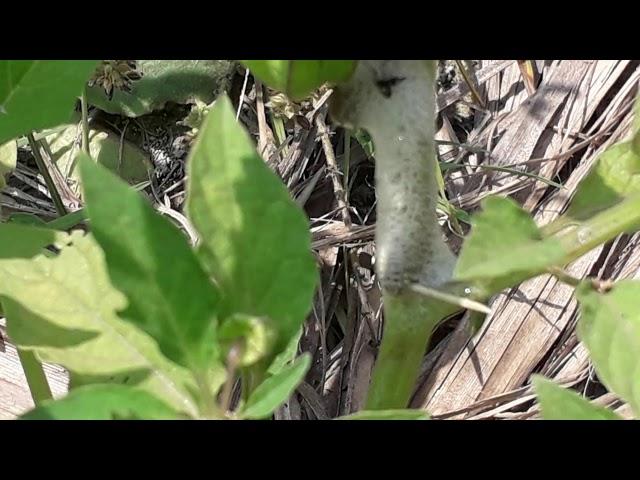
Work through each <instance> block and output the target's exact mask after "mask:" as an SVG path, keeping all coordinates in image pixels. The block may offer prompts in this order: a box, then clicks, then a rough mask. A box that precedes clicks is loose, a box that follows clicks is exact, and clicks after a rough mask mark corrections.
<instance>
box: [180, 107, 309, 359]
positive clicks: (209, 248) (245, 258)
mask: <svg viewBox="0 0 640 480" xmlns="http://www.w3.org/2000/svg"><path fill="white" fill-rule="evenodd" d="M187 169H188V175H187V176H188V187H187V192H188V194H187V200H186V210H187V212H188V215H189V218H190V219H191V221H192V222H193V225H194V227H195V228H196V230H197V231H198V232H199V233H200V238H201V243H200V245H199V247H198V254H199V257H200V259H201V260H202V262H203V264H204V265H205V267H206V268H207V269H208V270H209V272H210V273H211V275H212V276H213V278H215V279H216V283H217V285H218V286H219V288H220V289H221V291H222V292H223V299H224V315H223V316H228V315H231V314H232V313H236V312H242V313H244V314H247V315H252V316H256V317H266V318H268V319H269V320H271V322H272V325H273V326H274V328H276V329H277V340H276V345H275V349H276V350H275V351H276V352H279V351H280V350H281V349H282V348H284V346H285V345H286V344H287V342H288V341H289V340H290V338H291V337H292V336H293V335H294V334H295V333H296V332H297V331H298V328H300V326H301V325H302V324H303V322H304V320H305V318H306V316H307V314H308V312H309V311H310V310H311V304H312V299H313V294H314V290H315V286H316V283H317V278H318V274H317V271H316V266H315V261H314V259H313V256H312V254H311V236H310V234H309V224H308V220H307V217H306V215H305V214H304V212H303V211H302V210H301V209H300V208H299V207H298V206H297V205H296V204H295V203H294V201H293V200H292V199H291V197H290V195H289V192H288V191H287V189H286V187H285V186H284V185H283V183H282V182H281V180H280V179H279V178H278V177H277V176H276V175H275V174H274V173H273V172H272V171H271V170H270V169H269V167H267V165H266V164H265V163H264V161H263V160H262V158H260V156H259V155H258V154H257V153H256V151H255V148H254V146H253V144H252V142H251V140H250V138H249V136H248V135H247V133H246V132H245V131H244V130H243V128H242V126H241V125H240V124H239V123H238V122H236V120H235V114H234V112H233V108H232V106H231V102H230V101H229V100H228V98H226V97H223V98H220V99H218V101H217V102H216V104H215V106H214V107H213V108H212V110H211V112H210V113H209V115H208V117H207V119H206V120H205V122H204V124H203V125H202V128H201V131H200V134H199V136H198V138H197V140H196V143H195V145H194V146H193V149H192V152H191V155H190V157H189V159H188V161H187ZM221 318H222V317H221Z"/></svg>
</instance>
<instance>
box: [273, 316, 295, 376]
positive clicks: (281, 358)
mask: <svg viewBox="0 0 640 480" xmlns="http://www.w3.org/2000/svg"><path fill="white" fill-rule="evenodd" d="M302 330H303V329H302V327H300V328H299V329H298V332H297V333H296V334H295V335H294V336H293V337H291V340H289V343H287V346H286V347H285V349H284V350H283V351H282V352H280V353H279V354H278V356H277V357H276V358H274V359H273V362H271V365H269V369H268V370H267V373H268V374H269V375H277V374H278V373H280V372H281V371H282V369H283V368H285V367H286V366H287V365H288V364H289V363H291V362H293V361H294V360H295V359H296V356H297V355H298V343H300V338H301V337H302Z"/></svg>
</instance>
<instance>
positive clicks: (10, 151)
mask: <svg viewBox="0 0 640 480" xmlns="http://www.w3.org/2000/svg"><path fill="white" fill-rule="evenodd" d="M17 159H18V145H17V144H16V142H14V141H13V140H12V141H10V142H7V143H5V144H3V145H0V190H2V189H3V188H4V187H5V185H6V184H7V182H6V180H5V177H6V176H7V175H9V174H10V173H11V172H13V171H14V170H15V168H16V160H17Z"/></svg>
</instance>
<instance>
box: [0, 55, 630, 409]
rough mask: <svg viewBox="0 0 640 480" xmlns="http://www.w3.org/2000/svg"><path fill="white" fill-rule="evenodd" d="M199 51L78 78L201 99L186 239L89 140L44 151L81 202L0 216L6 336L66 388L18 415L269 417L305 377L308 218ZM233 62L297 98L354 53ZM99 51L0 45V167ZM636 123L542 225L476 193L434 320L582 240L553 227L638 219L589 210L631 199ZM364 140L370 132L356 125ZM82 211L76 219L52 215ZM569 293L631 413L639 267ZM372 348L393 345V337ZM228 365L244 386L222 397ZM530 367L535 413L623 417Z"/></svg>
mask: <svg viewBox="0 0 640 480" xmlns="http://www.w3.org/2000/svg"><path fill="white" fill-rule="evenodd" d="M212 62H214V61H194V62H190V63H189V62H186V63H183V64H179V62H177V61H176V62H170V61H167V62H162V61H140V64H141V69H142V70H143V73H144V74H143V76H142V78H141V79H139V80H135V81H134V82H132V85H131V91H130V92H124V91H115V92H114V94H113V98H112V99H111V100H109V99H108V96H107V94H106V93H105V92H101V91H99V90H97V89H98V87H97V86H96V87H92V88H90V89H89V99H90V100H91V101H92V102H93V103H94V104H95V105H97V106H99V107H100V108H102V109H103V110H105V111H108V112H112V113H120V114H124V115H129V116H138V115H141V114H143V113H147V112H149V111H151V110H153V109H156V108H159V107H161V106H162V105H164V104H165V103H166V102H167V101H172V102H179V103H182V102H196V104H197V105H196V107H197V111H196V112H195V113H194V114H193V115H192V117H191V118H189V119H188V120H187V123H188V124H190V125H191V126H192V127H194V128H197V129H198V137H197V139H196V142H195V145H194V146H193V148H192V150H191V152H190V155H189V159H188V183H187V203H186V214H187V217H188V219H189V220H190V221H191V222H192V223H193V225H194V227H195V229H196V231H197V233H198V235H199V238H200V241H199V243H198V245H197V247H192V246H191V245H190V244H189V242H188V240H187V238H186V237H185V236H184V235H183V234H182V232H181V231H180V230H179V229H178V228H177V227H176V226H175V225H174V224H173V223H171V222H170V221H169V220H168V219H167V218H166V217H164V216H162V215H160V214H159V213H158V212H157V211H155V209H154V208H153V207H152V205H151V204H150V202H149V200H148V199H147V198H145V197H144V196H143V195H142V194H140V193H138V192H136V191H135V190H134V189H132V188H131V187H130V186H128V185H127V184H126V183H125V182H124V181H123V180H122V179H120V178H118V176H116V175H114V174H113V173H112V172H110V171H109V168H107V167H111V170H114V168H113V164H109V162H102V161H101V160H100V153H99V151H98V150H95V149H93V148H92V149H91V150H90V153H91V154H92V156H93V158H91V157H89V156H87V155H86V154H80V155H76V154H75V153H71V152H70V150H69V148H67V147H65V146H64V145H62V144H61V146H58V145H56V143H55V141H54V142H52V145H53V146H54V147H55V148H54V150H56V152H58V151H59V150H60V152H61V156H63V155H65V154H67V157H65V160H64V162H66V163H61V165H62V164H64V165H71V166H73V168H79V176H78V177H76V179H77V180H79V181H80V180H81V181H82V188H83V189H84V201H85V202H86V206H85V211H84V212H81V213H78V212H76V213H74V214H72V215H74V218H73V219H70V218H64V217H62V218H60V219H57V220H56V221H55V222H53V223H44V222H42V221H40V220H37V219H34V218H31V217H28V216H27V217H25V216H15V217H12V219H11V221H10V222H7V223H3V224H0V302H1V303H2V309H3V312H4V314H5V316H6V317H7V325H8V331H9V335H10V337H11V339H12V340H13V342H14V343H15V344H16V345H17V347H18V348H19V349H20V351H22V352H27V353H29V354H33V355H35V356H36V358H37V359H38V360H39V361H42V362H52V363H56V364H60V365H62V366H64V367H65V368H66V369H67V370H68V371H69V372H70V374H71V390H70V392H69V394H68V395H67V396H66V397H64V398H62V399H59V400H51V399H50V400H46V401H43V402H39V403H38V406H37V407H36V408H35V409H34V410H33V411H31V412H29V413H27V414H25V415H24V416H23V418H25V419H44V418H47V419H115V418H117V419H134V418H148V419H166V418H175V419H178V418H238V419H263V418H269V417H271V416H272V414H273V412H274V411H275V410H276V409H277V408H278V407H279V406H280V405H282V404H283V403H285V402H286V401H287V399H288V398H289V397H290V396H291V395H292V394H293V392H294V391H295V390H296V388H297V386H298V385H299V384H300V382H302V381H303V380H304V377H305V375H306V373H307V371H308V370H309V368H310V366H311V357H310V356H309V355H308V354H302V355H300V356H298V355H297V349H298V340H299V338H300V335H301V332H302V326H303V323H304V321H305V319H306V318H307V315H308V314H309V312H310V310H311V306H312V299H313V295H314V291H315V288H316V284H317V281H318V274H317V268H316V265H315V262H314V258H313V255H312V253H311V243H310V235H309V229H308V221H307V218H306V216H305V214H304V212H303V211H302V210H301V209H300V208H299V207H298V206H297V205H296V204H295V202H293V200H292V199H291V197H290V195H289V193H288V191H287V189H286V188H285V186H284V185H283V184H282V182H281V181H280V179H279V178H278V177H277V176H276V175H275V174H274V173H273V172H272V171H271V170H270V169H269V168H268V167H267V166H266V164H265V162H264V161H263V160H262V158H261V157H260V156H259V155H258V153H257V152H256V150H255V148H254V145H253V143H252V141H251V139H250V137H249V136H248V135H247V134H246V132H245V131H244V130H243V128H242V127H241V125H240V124H239V123H238V122H236V120H235V112H234V111H233V108H232V106H231V102H230V101H229V99H228V98H226V97H225V96H222V97H220V98H218V99H217V100H216V101H215V102H214V103H212V101H213V100H214V98H215V95H216V94H217V93H218V92H217V86H218V85H222V83H219V84H217V83H216V84H215V85H214V83H215V82H214V77H215V78H216V79H217V80H215V81H218V80H220V82H223V78H227V76H228V75H229V73H230V71H231V68H232V65H233V64H232V62H227V63H226V67H225V68H227V70H224V69H223V70H224V72H225V73H220V72H221V71H217V73H215V74H214V73H213V68H214V65H213V63H212ZM187 63H188V65H187ZM244 63H245V65H246V66H247V67H248V68H249V69H250V70H251V71H252V72H253V73H254V74H255V75H256V76H257V77H258V78H260V79H261V80H262V81H264V82H265V83H266V84H267V85H268V86H270V87H272V88H275V89H277V90H280V91H282V92H284V93H286V94H287V95H288V96H290V97H291V98H292V99H300V98H302V97H304V96H307V95H309V94H311V93H312V92H313V90H315V89H317V88H318V87H320V86H321V85H323V84H325V83H339V82H341V81H344V80H346V79H347V78H348V77H349V76H350V75H351V73H352V72H353V70H354V66H355V62H354V61H339V60H338V61H315V60H313V61H302V60H286V61H285V60H269V61H245V62H244ZM96 65H97V62H96V61H87V62H82V61H75V62H73V61H39V60H38V61H0V85H2V86H1V87H0V145H2V147H0V178H2V176H3V175H4V174H6V173H8V172H10V171H11V169H12V168H13V165H14V164H15V146H16V142H15V140H16V139H17V137H19V136H20V135H24V134H27V133H30V132H32V131H36V130H40V129H44V128H50V127H58V126H60V127H61V131H62V127H64V126H65V125H66V124H68V122H69V120H70V114H71V112H72V110H73V104H74V102H75V101H76V100H77V97H78V96H79V95H80V94H81V92H82V89H83V84H84V83H85V82H86V81H87V80H88V78H89V76H90V75H91V73H92V72H93V71H94V69H95V67H96ZM220 65H221V64H220ZM220 65H219V66H220ZM65 128H67V127H65ZM67 133H68V132H67ZM638 138H639V136H638V135H637V134H636V135H635V136H634V138H633V139H632V140H631V141H630V142H628V143H623V144H619V145H617V146H614V147H613V148H611V149H609V150H608V151H607V152H605V153H604V154H603V155H602V156H601V158H600V159H599V162H598V163H597V164H596V166H595V167H594V169H593V171H592V172H591V173H590V174H589V176H588V177H587V178H586V179H585V181H584V182H583V184H582V185H581V186H580V189H579V190H578V192H577V194H576V197H575V199H574V200H573V203H572V204H571V207H570V208H569V210H568V211H567V213H566V214H565V215H564V216H562V217H561V218H560V219H559V220H558V221H557V222H554V224H552V225H551V226H549V228H547V227H545V228H543V229H539V228H538V227H537V226H536V224H535V222H534V221H533V219H532V218H531V217H530V216H529V214H528V213H526V212H525V211H524V210H523V209H522V208H520V207H519V206H518V205H517V204H516V203H515V202H513V201H512V200H508V199H502V198H489V199H487V200H486V201H485V202H484V204H483V210H482V211H481V212H480V213H479V214H477V215H475V216H474V217H473V218H472V225H473V227H472V231H471V234H470V236H469V237H468V239H467V240H466V242H465V244H464V246H463V248H462V252H461V255H460V257H459V260H458V263H457V266H456V270H455V277H454V280H453V281H452V282H451V284H450V285H446V286H445V290H446V289H447V288H448V289H449V290H447V291H444V292H442V293H443V296H439V297H437V298H438V300H437V301H438V302H439V303H437V304H438V305H439V308H438V309H437V310H436V311H435V315H436V316H437V317H438V318H435V317H434V318H430V320H429V321H430V322H431V323H433V325H435V324H437V322H438V321H439V320H441V317H442V316H444V315H445V312H449V313H450V312H451V311H453V310H455V308H454V307H452V306H451V304H450V303H447V302H449V300H447V299H450V298H452V297H455V295H461V293H460V292H466V293H465V294H466V295H467V296H468V297H470V299H472V300H476V301H484V300H486V299H487V298H489V297H490V296H491V295H494V294H496V293H498V292H499V291H500V290H502V289H504V288H507V287H510V286H514V285H516V284H517V283H518V282H520V281H522V280H525V279H527V278H531V277H533V276H535V275H539V274H541V273H546V272H549V271H551V272H556V271H557V270H554V269H559V268H562V266H563V265H564V264H566V263H567V262H568V261H570V260H572V259H574V258H575V255H576V254H577V253H576V252H581V251H582V250H581V248H582V246H581V245H577V244H578V243H580V242H575V243H576V245H575V246H574V245H573V244H572V243H571V242H570V241H568V240H567V239H569V240H570V239H571V238H573V237H571V235H577V232H578V231H579V230H580V229H587V230H588V229H595V228H596V227H597V228H599V229H601V230H599V231H598V232H594V235H595V237H594V238H598V239H602V240H603V241H606V240H610V239H612V238H614V237H615V236H616V235H618V234H620V233H622V232H623V231H629V230H630V229H631V230H634V229H635V228H636V226H640V211H639V210H638V209H636V210H633V209H631V210H629V209H628V208H627V210H625V211H626V212H628V211H632V212H638V213H637V218H636V217H635V216H634V217H633V218H631V219H630V220H629V221H628V222H627V223H626V224H625V225H626V226H625V228H622V227H618V226H617V225H619V224H618V223H616V222H611V224H610V226H609V227H607V226H606V225H605V226H604V227H603V226H602V224H601V223H598V224H595V223H593V222H592V219H593V218H596V217H597V216H598V215H603V214H604V215H609V216H610V218H612V219H615V218H616V215H619V214H620V213H619V212H620V211H621V210H620V209H619V207H620V206H621V205H635V203H633V202H638V201H639V199H640V191H639V188H638V185H640V183H638V181H637V178H636V177H637V174H638V171H640V160H639V158H638V153H637V145H638V144H639V143H640V140H639V139H638ZM358 139H359V141H361V142H364V143H366V144H369V145H372V144H371V142H372V140H373V141H375V138H374V139H371V138H370V137H368V136H366V135H365V134H364V133H362V132H361V133H359V134H358ZM58 147H59V148H58ZM65 148H66V150H65ZM371 150H372V148H371ZM56 159H59V157H58V156H56ZM105 163H106V164H107V165H106V166H105V165H103V164H105ZM115 170H116V171H117V172H118V173H121V172H119V171H118V170H117V169H115ZM124 176H125V177H129V175H124ZM633 215H636V214H635V213H634V214H633ZM85 216H87V217H88V219H89V226H90V232H89V233H85V232H83V231H80V230H76V231H72V232H71V233H66V232H64V231H61V230H62V229H67V228H69V227H70V226H73V225H75V224H76V223H77V222H78V221H79V219H84V218H85ZM629 225H630V226H631V227H632V228H630V227H629ZM602 229H604V230H602ZM576 238H577V237H576ZM560 279H561V280H562V279H563V277H562V276H561V277H560ZM469 292H470V293H469ZM447 295H448V296H447ZM576 296H577V299H578V301H579V303H580V308H581V318H580V320H579V324H578V335H579V337H580V339H581V341H583V342H584V344H585V345H586V347H587V348H588V350H589V352H590V354H591V357H592V360H593V363H594V366H595V370H596V372H597V374H598V377H599V379H600V380H601V381H602V382H603V384H604V385H605V386H606V387H607V388H608V389H610V390H611V391H612V392H614V393H616V394H617V395H618V396H620V398H621V399H623V400H624V401H626V402H628V403H629V405H630V406H631V408H632V410H633V412H634V414H635V415H636V416H637V415H639V414H640V382H639V381H638V375H637V372H638V369H639V366H640V363H639V362H640V354H639V352H640V310H638V308H637V305H636V301H635V300H636V299H637V298H638V296H640V283H638V282H636V281H621V282H618V283H617V284H615V285H613V286H609V287H607V288H603V287H602V285H600V284H597V283H594V282H592V281H590V280H585V281H582V282H581V283H580V284H579V285H578V286H577V288H576ZM411 298H412V302H415V305H413V306H411V308H410V310H411V311H421V309H424V306H425V304H420V302H419V301H418V300H417V298H418V297H416V296H413V294H412V297H411ZM431 305H433V303H432V304H431ZM456 308H458V307H456ZM416 321H420V319H417V320H416ZM433 325H431V324H430V325H427V326H425V325H422V324H421V325H420V326H416V329H425V328H432V326H433ZM387 340H388V339H387ZM384 345H385V344H384V343H383V348H398V349H402V345H397V344H395V343H394V342H393V339H392V340H388V341H387V347H385V346H384ZM386 371H389V372H391V371H393V372H392V373H393V375H395V376H396V377H400V376H403V375H406V376H407V378H405V377H402V382H403V383H407V382H412V381H413V380H414V377H413V376H414V373H415V374H416V375H417V373H416V372H402V371H395V370H394V369H393V368H389V366H387V370H386ZM238 375H239V376H240V377H241V380H242V385H243V392H242V394H243V398H242V400H241V401H240V402H239V404H237V405H231V402H230V399H231V396H230V394H231V392H232V389H233V386H234V385H235V383H236V380H238ZM390 375H391V374H390ZM389 378H390V377H389V376H387V377H384V380H386V381H389ZM533 383H534V386H535V389H536V392H537V394H538V397H539V401H540V404H541V407H542V413H543V416H544V417H545V418H553V419H559V418H576V419H616V418H619V417H618V416H617V415H616V414H615V413H613V412H610V411H608V410H607V409H604V408H602V407H598V406H595V405H593V404H592V403H590V402H589V401H588V400H586V399H584V398H582V397H581V396H580V395H578V394H577V393H575V392H571V391H568V390H565V389H562V388H560V387H558V386H556V385H554V384H553V383H552V382H550V381H548V380H545V379H543V378H541V377H536V378H534V380H533ZM402 402H403V399H402V398H398V400H397V403H398V405H397V409H396V408H392V409H390V410H378V411H362V412H357V413H355V414H353V415H349V416H346V417H344V418H345V419H368V420H375V419H382V420H384V419H426V418H428V415H427V414H426V413H425V412H422V411H412V410H404V409H403V407H404V406H405V405H404V404H402Z"/></svg>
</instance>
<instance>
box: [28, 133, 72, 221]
mask: <svg viewBox="0 0 640 480" xmlns="http://www.w3.org/2000/svg"><path fill="white" fill-rule="evenodd" d="M27 139H28V140H29V145H30V146H31V151H32V153H33V158H34V159H35V161H36V165H37V166H38V170H39V171H40V174H41V175H42V177H43V178H44V182H45V183H46V185H47V188H48V189H49V195H51V199H52V200H53V205H54V206H55V207H56V211H57V212H58V214H59V215H60V216H63V215H66V214H67V213H68V212H67V207H65V205H64V203H63V202H62V198H61V197H60V193H59V192H58V189H57V188H56V184H55V183H54V181H53V178H51V174H50V173H49V170H48V169H47V165H46V164H45V161H44V159H43V158H42V154H41V153H40V146H39V145H38V142H37V141H36V139H35V138H33V134H32V133H29V134H27Z"/></svg>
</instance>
